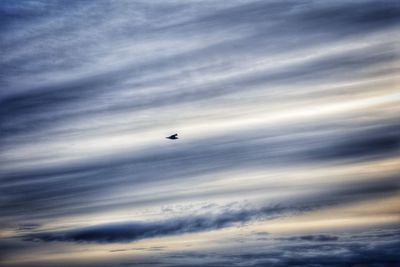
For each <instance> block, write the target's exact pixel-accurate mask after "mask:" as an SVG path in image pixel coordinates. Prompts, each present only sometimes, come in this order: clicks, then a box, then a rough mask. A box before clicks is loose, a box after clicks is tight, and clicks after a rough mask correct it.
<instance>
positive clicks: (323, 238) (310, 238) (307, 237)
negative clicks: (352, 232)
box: [278, 235, 339, 242]
mask: <svg viewBox="0 0 400 267" xmlns="http://www.w3.org/2000/svg"><path fill="white" fill-rule="evenodd" d="M338 239H339V238H338V237H337V236H332V235H302V236H292V237H288V238H278V240H288V241H314V242H327V241H336V240H338Z"/></svg>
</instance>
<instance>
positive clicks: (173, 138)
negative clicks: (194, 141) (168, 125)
mask: <svg viewBox="0 0 400 267" xmlns="http://www.w3.org/2000/svg"><path fill="white" fill-rule="evenodd" d="M165 138H167V139H171V140H175V139H178V134H177V133H176V134H173V135H170V136H167V137H165Z"/></svg>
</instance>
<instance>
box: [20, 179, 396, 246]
mask: <svg viewBox="0 0 400 267" xmlns="http://www.w3.org/2000/svg"><path fill="white" fill-rule="evenodd" d="M399 186H400V185H399V184H398V178H397V177H396V178H388V179H385V180H384V181H382V180H381V181H379V182H377V181H372V182H364V183H363V184H359V183H357V184H356V183H353V184H351V183H348V184H346V185H343V186H342V187H339V188H337V189H333V188H331V189H330V190H329V191H328V192H323V193H319V194H315V195H314V196H306V197H303V198H299V199H296V200H293V201H292V203H291V201H288V203H285V205H283V204H280V205H275V206H265V207H260V208H249V207H240V208H234V209H232V208H231V207H229V206H228V207H226V208H224V209H223V210H222V211H220V212H219V213H205V214H193V215H188V216H185V217H179V216H178V217H173V218H170V219H166V220H159V221H143V222H120V223H111V224H100V225H94V226H88V227H83V228H77V229H71V230H65V231H59V232H41V233H35V234H28V235H25V237H24V240H27V241H44V242H50V241H67V242H68V241H69V242H94V243H114V242H132V241H136V240H140V239H146V238H152V237H162V236H169V235H179V234H185V233H195V232H201V231H209V230H216V229H221V228H225V227H230V226H235V225H239V224H243V223H246V222H249V221H252V220H266V219H272V218H276V217H282V216H291V215H293V214H298V213H303V212H307V211H311V210H315V209H320V208H326V207H330V206H332V205H338V204H343V203H352V202H354V201H360V200H363V199H371V198H374V197H379V196H380V195H386V196H387V195H389V194H393V193H396V192H398V190H399V188H400V187H399ZM315 199H318V201H315ZM292 239H293V240H304V241H306V240H308V241H333V240H335V237H329V236H324V235H320V236H299V237H293V238H292Z"/></svg>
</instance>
